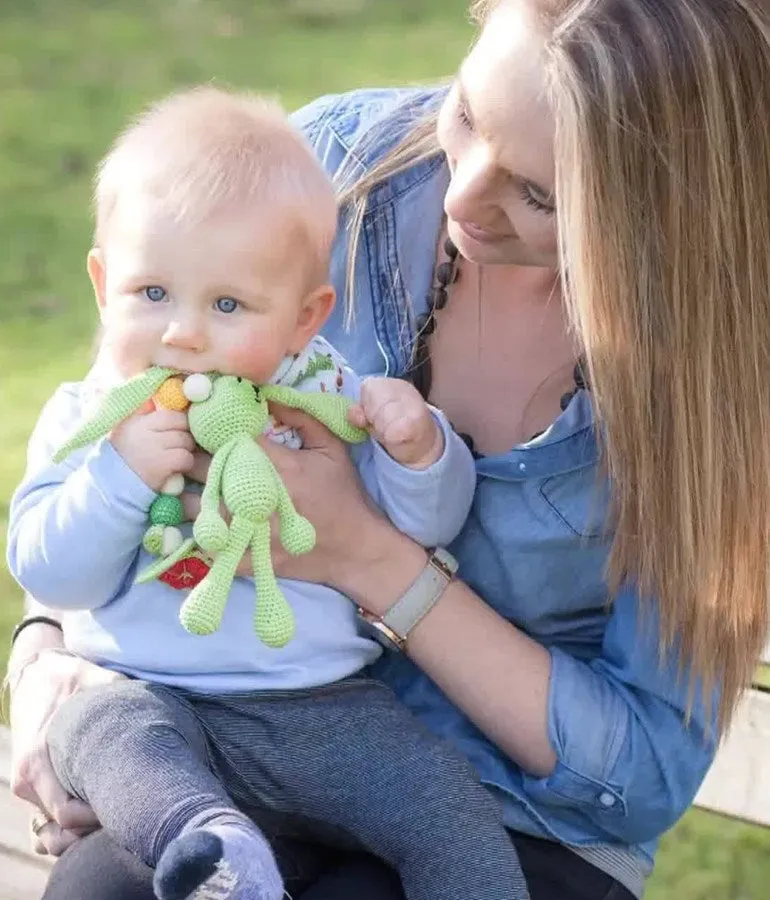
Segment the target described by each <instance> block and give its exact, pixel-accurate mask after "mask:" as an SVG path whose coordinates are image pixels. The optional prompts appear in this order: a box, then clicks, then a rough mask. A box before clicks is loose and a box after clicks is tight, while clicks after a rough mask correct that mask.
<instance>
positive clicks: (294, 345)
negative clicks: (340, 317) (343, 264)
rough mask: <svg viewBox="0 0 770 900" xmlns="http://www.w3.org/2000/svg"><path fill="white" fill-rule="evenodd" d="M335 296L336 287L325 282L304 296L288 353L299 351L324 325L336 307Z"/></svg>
mask: <svg viewBox="0 0 770 900" xmlns="http://www.w3.org/2000/svg"><path fill="white" fill-rule="evenodd" d="M335 296H336V295H335V293H334V288H333V287H332V286H331V285H330V284H323V285H321V287H319V288H316V289H315V290H314V291H311V292H310V293H309V294H308V295H307V296H306V297H305V298H304V300H303V301H302V304H301V306H300V311H299V315H298V316H297V326H296V328H295V330H294V335H293V337H292V340H291V342H290V344H289V346H288V348H287V353H289V354H291V353H299V352H300V350H302V349H304V347H306V346H307V344H308V343H309V342H310V340H311V339H312V338H314V337H315V336H316V335H317V334H318V332H319V331H320V330H321V329H322V328H323V327H324V325H325V324H326V320H327V319H328V318H329V316H330V315H331V311H332V310H333V309H334V301H335Z"/></svg>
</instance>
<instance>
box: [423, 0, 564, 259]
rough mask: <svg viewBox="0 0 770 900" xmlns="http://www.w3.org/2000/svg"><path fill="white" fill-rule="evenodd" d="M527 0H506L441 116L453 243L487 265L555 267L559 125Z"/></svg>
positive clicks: (492, 18)
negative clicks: (555, 145)
mask: <svg viewBox="0 0 770 900" xmlns="http://www.w3.org/2000/svg"><path fill="white" fill-rule="evenodd" d="M542 46H543V36H542V34H541V33H540V32H539V31H538V29H537V26H536V25H535V23H534V20H533V18H532V10H531V8H530V5H529V0H504V2H502V3H501V4H499V6H498V7H497V8H496V9H495V11H494V12H493V13H492V15H491V16H490V18H489V19H488V21H487V24H486V25H485V27H484V29H483V31H482V33H481V35H480V37H479V40H478V42H477V43H476V45H475V46H474V48H473V50H472V51H471V53H470V55H469V56H468V57H467V58H466V60H465V62H464V63H463V64H462V66H461V68H460V71H459V73H458V75H457V78H456V79H455V82H454V85H453V87H452V90H451V92H450V94H449V96H448V97H447V99H446V102H445V103H444V106H443V108H442V110H441V113H440V116H439V123H438V139H439V143H440V145H441V147H442V149H443V150H444V152H445V153H446V156H447V159H448V161H449V167H450V171H451V173H452V179H451V183H450V185H449V190H448V191H447V195H446V200H445V202H444V208H445V210H446V214H447V218H448V229H449V236H450V237H451V238H452V240H453V241H454V242H455V244H456V245H457V247H458V248H459V250H460V252H461V253H462V255H463V256H465V257H466V258H467V259H470V260H472V261H474V262H478V263H480V264H490V263H507V264H512V265H525V266H546V267H551V268H556V266H557V237H556V221H555V214H554V196H553V189H554V162H553V142H554V123H553V117H552V114H551V110H550V109H549V106H548V103H547V102H546V97H545V80H544V73H543V67H542V56H541V53H542Z"/></svg>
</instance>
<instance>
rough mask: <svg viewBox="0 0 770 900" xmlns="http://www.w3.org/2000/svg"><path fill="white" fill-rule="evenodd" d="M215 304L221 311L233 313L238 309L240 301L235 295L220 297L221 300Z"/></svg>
mask: <svg viewBox="0 0 770 900" xmlns="http://www.w3.org/2000/svg"><path fill="white" fill-rule="evenodd" d="M214 306H215V307H216V308H217V309H218V310H219V311H220V312H223V313H231V312H235V310H236V309H238V301H237V300H235V299H234V298H233V297H220V298H219V300H217V301H216V302H215V303H214Z"/></svg>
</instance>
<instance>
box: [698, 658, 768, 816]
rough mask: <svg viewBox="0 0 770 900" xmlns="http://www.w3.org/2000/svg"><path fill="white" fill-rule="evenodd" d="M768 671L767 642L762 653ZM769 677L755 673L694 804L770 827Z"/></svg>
mask: <svg viewBox="0 0 770 900" xmlns="http://www.w3.org/2000/svg"><path fill="white" fill-rule="evenodd" d="M762 658H763V662H764V663H765V669H764V673H763V674H765V675H767V674H769V673H770V668H768V667H770V643H768V645H767V646H766V647H765V651H764V653H763V654H762ZM769 759H770V678H767V677H766V678H764V679H763V678H762V677H761V676H758V678H757V681H756V683H755V686H754V688H753V689H752V690H751V691H749V693H748V694H747V695H746V697H745V698H744V700H743V703H742V704H741V707H740V709H739V711H738V712H737V714H736V717H735V720H734V722H733V726H732V728H731V729H730V732H729V734H728V736H727V738H726V740H725V742H724V743H723V744H722V746H721V747H720V749H719V753H718V754H717V758H716V759H715V760H714V765H713V766H712V767H711V769H710V770H709V773H708V775H707V776H706V780H705V781H704V782H703V785H702V787H701V789H700V791H698V796H697V797H696V798H695V805H696V806H699V807H701V808H702V809H708V810H711V811H712V812H715V813H719V814H721V815H723V816H729V817H730V818H733V819H741V820H743V821H744V822H753V823H754V824H756V825H764V826H765V827H766V828H770V764H769V763H768V760H769Z"/></svg>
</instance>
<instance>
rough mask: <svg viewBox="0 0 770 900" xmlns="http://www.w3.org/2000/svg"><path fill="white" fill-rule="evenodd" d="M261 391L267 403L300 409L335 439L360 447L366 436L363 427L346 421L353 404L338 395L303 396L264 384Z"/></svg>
mask: <svg viewBox="0 0 770 900" xmlns="http://www.w3.org/2000/svg"><path fill="white" fill-rule="evenodd" d="M260 391H262V393H263V394H264V396H265V397H266V398H267V399H268V400H273V401H274V402H275V403H282V404H283V405H284V406H290V407H291V408H292V409H301V410H302V412H306V413H307V414H308V415H310V416H312V417H313V418H314V419H318V421H319V422H323V424H324V425H325V426H326V427H327V428H328V429H329V431H331V432H332V434H336V435H337V437H338V438H340V439H341V440H343V441H347V442H348V443H349V444H363V443H364V441H366V440H368V438H369V434H368V433H367V432H366V431H364V429H363V428H356V426H355V425H351V424H350V422H348V410H349V409H350V407H351V406H352V405H353V403H352V401H351V400H348V398H347V397H341V396H340V395H339V394H320V393H318V394H303V393H302V392H301V391H295V390H294V388H290V387H285V386H284V385H278V384H267V385H265V386H264V387H261V388H260Z"/></svg>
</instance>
